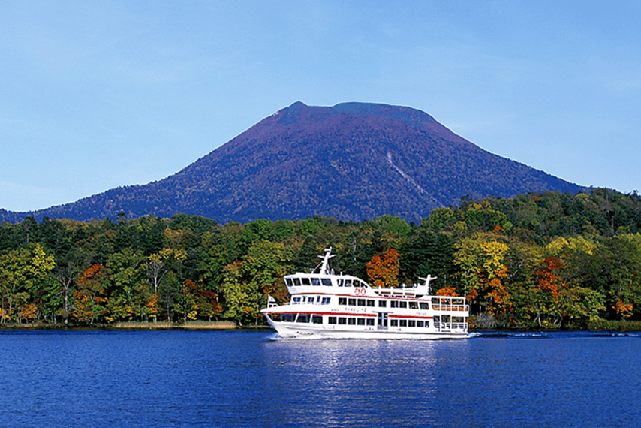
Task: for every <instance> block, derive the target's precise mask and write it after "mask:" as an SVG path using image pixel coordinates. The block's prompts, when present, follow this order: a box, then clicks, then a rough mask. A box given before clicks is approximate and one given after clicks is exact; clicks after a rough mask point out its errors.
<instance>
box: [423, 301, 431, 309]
mask: <svg viewBox="0 0 641 428" xmlns="http://www.w3.org/2000/svg"><path fill="white" fill-rule="evenodd" d="M429 308H430V304H429V303H427V302H421V309H429Z"/></svg>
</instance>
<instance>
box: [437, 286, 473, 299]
mask: <svg viewBox="0 0 641 428" xmlns="http://www.w3.org/2000/svg"><path fill="white" fill-rule="evenodd" d="M474 291H476V290H474ZM436 295H437V296H452V297H458V296H459V295H458V294H456V288H454V287H444V288H441V289H440V290H438V291H437V292H436Z"/></svg>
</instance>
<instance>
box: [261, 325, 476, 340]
mask: <svg viewBox="0 0 641 428" xmlns="http://www.w3.org/2000/svg"><path fill="white" fill-rule="evenodd" d="M269 324H270V326H271V327H272V328H273V329H274V330H276V332H277V333H278V336H280V337H281V338H283V339H374V340H440V339H467V338H468V337H469V335H468V333H467V332H466V331H462V330H461V331H426V332H417V331H405V330H403V329H401V328H394V327H388V328H378V327H364V328H360V329H356V328H339V327H336V328H329V327H327V326H314V325H309V324H304V325H301V324H298V323H295V322H270V323H269Z"/></svg>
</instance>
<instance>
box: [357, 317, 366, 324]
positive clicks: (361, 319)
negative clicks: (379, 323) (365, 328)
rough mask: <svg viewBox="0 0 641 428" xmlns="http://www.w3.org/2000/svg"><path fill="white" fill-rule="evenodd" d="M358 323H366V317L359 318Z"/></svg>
mask: <svg viewBox="0 0 641 428" xmlns="http://www.w3.org/2000/svg"><path fill="white" fill-rule="evenodd" d="M357 323H358V325H365V318H359V319H358V321H357Z"/></svg>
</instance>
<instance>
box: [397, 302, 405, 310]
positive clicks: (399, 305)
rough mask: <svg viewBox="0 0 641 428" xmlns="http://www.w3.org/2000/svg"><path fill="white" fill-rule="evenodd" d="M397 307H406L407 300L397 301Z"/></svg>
mask: <svg viewBox="0 0 641 428" xmlns="http://www.w3.org/2000/svg"><path fill="white" fill-rule="evenodd" d="M398 307H399V308H403V309H407V302H398Z"/></svg>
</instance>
